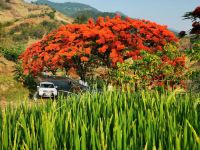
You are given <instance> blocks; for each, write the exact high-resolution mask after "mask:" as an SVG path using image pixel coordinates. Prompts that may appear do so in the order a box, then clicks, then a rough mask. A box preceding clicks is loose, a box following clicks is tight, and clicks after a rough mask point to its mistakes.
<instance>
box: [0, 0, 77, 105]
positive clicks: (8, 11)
mask: <svg viewBox="0 0 200 150" xmlns="http://www.w3.org/2000/svg"><path fill="white" fill-rule="evenodd" d="M72 22H73V18H71V17H68V16H66V15H63V14H62V13H60V12H58V11H55V10H53V9H52V8H51V7H49V6H40V5H35V4H30V3H26V2H24V1H23V0H0V101H1V102H0V105H1V104H2V103H4V102H5V101H15V100H16V99H24V97H26V98H27V97H28V95H29V90H28V89H27V87H24V86H23V84H22V83H20V82H17V81H16V80H15V76H16V73H15V70H16V69H17V68H16V65H19V64H18V63H19V62H18V56H19V55H20V54H21V53H22V52H23V51H24V50H25V49H26V47H27V46H29V45H30V44H32V43H34V42H36V41H38V40H40V39H42V38H43V37H44V36H45V35H46V34H48V33H49V32H51V31H52V30H55V29H57V28H58V27H59V26H61V25H62V24H67V23H72ZM18 71H19V70H18ZM2 105H4V104H2Z"/></svg>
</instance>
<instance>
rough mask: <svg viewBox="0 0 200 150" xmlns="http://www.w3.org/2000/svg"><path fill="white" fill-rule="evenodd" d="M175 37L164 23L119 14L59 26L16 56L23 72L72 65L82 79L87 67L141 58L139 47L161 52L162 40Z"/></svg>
mask: <svg viewBox="0 0 200 150" xmlns="http://www.w3.org/2000/svg"><path fill="white" fill-rule="evenodd" d="M177 41H178V39H177V38H176V37H175V35H174V34H173V33H172V32H170V31H169V30H167V27H166V26H161V25H158V24H156V23H154V22H150V21H147V20H134V19H131V18H127V19H125V20H123V19H121V17H119V16H116V17H115V18H109V17H106V18H103V17H99V18H98V19H97V20H96V21H94V20H93V19H89V21H88V23H86V24H68V25H65V26H61V27H60V28H59V29H58V30H56V31H53V32H52V33H50V34H49V35H47V36H46V37H44V38H43V39H42V40H41V41H39V42H37V43H35V44H33V45H31V46H30V47H28V48H27V50H26V51H25V52H24V53H23V54H22V55H21V57H20V58H21V60H22V62H23V68H24V73H26V74H29V73H31V74H33V75H37V74H39V73H40V72H42V71H43V70H44V69H45V70H46V69H47V70H49V71H52V72H56V70H57V69H64V70H65V71H68V70H69V69H70V68H72V67H73V68H75V69H76V70H77V73H78V74H79V75H80V77H81V78H82V79H83V80H84V79H85V76H86V73H87V72H88V71H89V69H90V68H93V67H96V66H106V67H108V68H116V66H117V65H116V64H117V63H118V62H119V63H123V62H124V60H126V59H130V58H132V59H133V60H140V59H142V56H141V54H140V52H141V51H146V52H148V53H150V54H154V53H157V52H162V51H163V47H164V46H165V45H166V44H169V43H171V44H174V43H176V42H177ZM160 57H161V58H163V59H162V62H163V63H171V65H174V64H173V62H174V61H176V59H175V58H173V59H172V58H169V57H168V56H167V55H166V54H165V53H164V52H163V53H162V55H161V56H160ZM177 60H179V59H177ZM181 61H184V60H181ZM175 63H176V62H175ZM177 64H180V61H177Z"/></svg>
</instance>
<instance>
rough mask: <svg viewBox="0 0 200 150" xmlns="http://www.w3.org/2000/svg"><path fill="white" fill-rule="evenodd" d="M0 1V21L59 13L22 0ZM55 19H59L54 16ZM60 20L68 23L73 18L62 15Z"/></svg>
mask: <svg viewBox="0 0 200 150" xmlns="http://www.w3.org/2000/svg"><path fill="white" fill-rule="evenodd" d="M1 1H2V2H1V4H0V22H1V23H5V22H10V21H18V20H21V19H28V18H34V17H35V18H37V17H39V18H42V17H45V16H50V15H53V13H57V14H60V13H59V12H55V11H54V10H53V9H52V8H50V7H49V6H44V5H41V6H40V5H35V4H30V3H26V2H24V1H22V0H10V1H9V2H5V1H4V0H1ZM3 6H4V7H3ZM5 6H6V7H5ZM55 20H60V19H59V18H57V17H55ZM62 20H63V21H65V22H66V23H70V22H71V21H72V20H73V19H72V18H71V17H66V16H65V17H64V16H62Z"/></svg>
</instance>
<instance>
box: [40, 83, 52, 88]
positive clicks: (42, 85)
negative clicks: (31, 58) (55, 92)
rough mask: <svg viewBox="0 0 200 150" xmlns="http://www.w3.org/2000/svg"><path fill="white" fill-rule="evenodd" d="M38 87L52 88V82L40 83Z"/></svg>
mask: <svg viewBox="0 0 200 150" xmlns="http://www.w3.org/2000/svg"><path fill="white" fill-rule="evenodd" d="M40 87H42V88H54V86H53V84H41V85H40Z"/></svg>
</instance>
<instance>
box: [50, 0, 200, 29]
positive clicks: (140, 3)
mask: <svg viewBox="0 0 200 150" xmlns="http://www.w3.org/2000/svg"><path fill="white" fill-rule="evenodd" d="M51 1H54V2H67V0H51ZM70 2H80V3H85V4H89V5H91V6H93V7H95V8H97V9H98V10H101V11H112V12H115V11H121V12H123V13H124V14H126V15H128V16H130V17H132V18H143V19H147V20H151V21H155V22H157V23H159V24H164V25H168V27H169V28H172V29H176V30H179V31H180V30H189V29H190V28H191V21H190V20H183V18H182V16H183V15H184V13H185V12H188V11H192V10H193V9H194V8H195V7H197V6H199V5H200V0H76V1H73V0H71V1H70Z"/></svg>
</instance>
